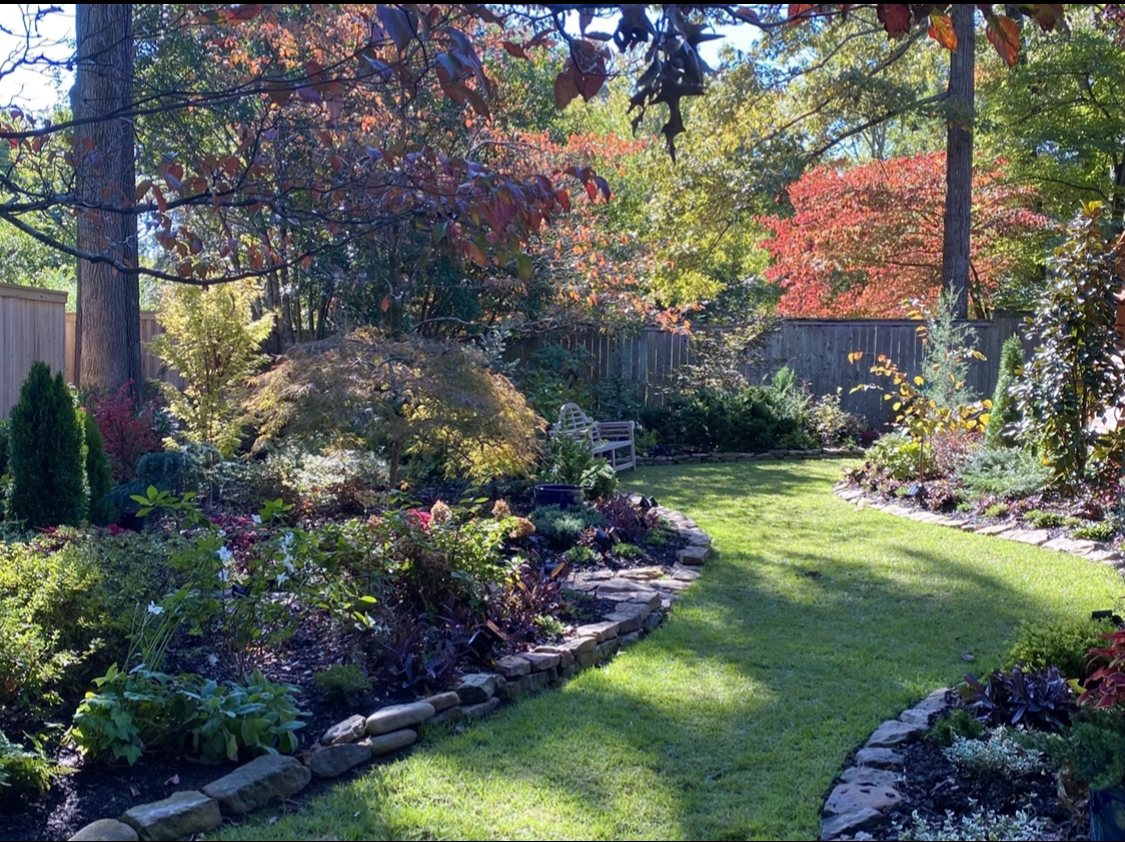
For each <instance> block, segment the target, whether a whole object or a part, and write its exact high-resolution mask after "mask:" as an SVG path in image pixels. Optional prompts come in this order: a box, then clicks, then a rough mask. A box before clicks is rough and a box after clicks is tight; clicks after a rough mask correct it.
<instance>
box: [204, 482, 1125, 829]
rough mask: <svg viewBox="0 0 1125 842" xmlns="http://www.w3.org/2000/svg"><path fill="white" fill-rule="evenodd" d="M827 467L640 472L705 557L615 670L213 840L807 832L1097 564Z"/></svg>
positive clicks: (1109, 588)
mask: <svg viewBox="0 0 1125 842" xmlns="http://www.w3.org/2000/svg"><path fill="white" fill-rule="evenodd" d="M839 474H840V464H839V463H832V462H806V463H741V464H731V465H707V466H693V467H690V468H674V469H673V468H658V469H656V468H654V469H648V470H644V471H640V472H638V473H637V475H636V476H635V477H629V484H630V486H631V487H632V488H634V489H636V490H644V491H645V493H648V494H653V495H655V496H656V497H657V498H658V499H659V500H660V502H661V503H663V504H665V505H669V506H671V507H673V508H677V509H680V510H682V511H684V512H686V513H687V514H689V515H690V516H691V517H693V518H695V519H696V520H697V521H698V522H699V524H700V526H702V527H703V528H704V529H705V530H707V532H709V533H710V534H711V535H712V536H713V538H714V540H715V548H716V549H717V550H718V556H717V558H716V559H715V560H714V561H712V562H711V563H710V564H709V566H708V568H707V570H706V574H705V575H704V577H703V578H702V579H701V580H700V581H699V582H698V583H696V585H695V586H694V587H693V588H692V590H691V591H690V593H689V595H688V597H687V598H686V599H685V600H684V601H683V602H682V603H681V604H680V605H679V606H678V607H677V609H676V611H675V613H674V614H673V616H672V618H671V619H670V621H669V622H668V623H667V624H666V625H665V626H664V628H662V629H661V630H659V631H658V632H656V633H655V634H653V635H652V636H651V637H649V638H648V639H647V640H646V641H644V642H642V643H641V644H640V645H639V646H637V647H634V648H633V649H631V650H629V651H627V652H625V653H623V654H622V655H620V656H619V657H618V658H617V659H616V660H615V661H613V663H612V664H610V665H608V666H606V667H604V668H601V669H596V670H591V671H589V672H587V673H584V674H583V675H581V676H579V677H578V678H576V679H575V680H573V681H571V682H570V683H569V684H568V685H567V686H566V687H565V688H563V689H561V690H559V691H556V692H547V693H544V694H542V695H540V696H538V697H536V698H534V699H531V700H527V701H525V702H523V703H521V704H519V705H517V706H515V707H512V708H509V709H507V710H505V711H503V712H502V713H500V714H498V715H497V716H495V717H494V718H493V719H491V720H489V721H487V722H483V723H480V724H477V725H474V726H473V727H472V728H471V729H469V730H468V731H467V732H466V733H465V734H463V735H460V736H446V735H439V734H431V735H429V736H428V738H427V739H426V741H425V743H424V744H423V745H421V746H420V747H418V748H417V749H415V751H414V752H413V754H411V755H410V756H409V757H408V758H406V759H404V760H402V761H399V762H396V763H393V764H389V765H383V766H377V767H373V768H372V770H371V771H370V772H369V773H368V774H367V775H365V776H364V777H362V778H361V779H360V780H358V781H356V782H354V783H350V784H341V785H340V786H338V787H337V788H336V789H335V790H334V791H333V792H332V793H331V794H330V795H329V796H326V797H324V798H321V799H318V800H317V801H316V802H315V803H314V804H313V805H311V806H310V807H308V808H306V810H305V811H304V812H303V813H302V814H301V815H300V816H298V817H293V818H285V819H282V820H280V821H278V822H277V823H276V824H274V825H272V826H270V825H267V824H266V818H265V817H262V818H256V819H254V820H253V821H252V822H250V823H247V824H246V825H244V826H243V827H241V828H237V829H232V828H228V829H227V830H226V831H225V832H224V834H223V837H222V838H224V839H232V840H233V839H323V838H329V839H494V838H504V839H539V838H542V839H611V838H614V839H615V838H630V839H812V838H813V837H814V836H815V834H816V832H817V829H818V818H817V808H818V806H819V804H820V801H821V799H822V798H823V796H824V795H825V793H826V790H827V787H828V785H829V782H830V781H831V779H832V777H833V776H834V775H835V774H836V772H837V771H838V769H839V767H840V765H841V763H842V762H843V761H844V759H845V757H846V756H847V754H848V753H849V752H850V751H851V750H852V749H853V748H855V747H856V746H857V744H858V743H860V742H861V741H863V740H864V739H865V738H866V737H867V735H868V734H869V733H870V732H871V730H872V729H873V728H875V727H876V726H877V725H878V724H879V723H880V722H881V721H882V720H883V719H885V718H887V717H890V716H893V715H895V714H897V713H898V712H899V710H901V709H902V708H903V707H905V706H907V705H909V704H911V703H912V702H915V701H917V700H918V699H920V698H922V697H923V696H925V695H926V694H928V693H929V692H930V691H932V690H934V689H935V688H937V687H941V686H944V685H949V684H951V683H953V682H956V681H957V680H959V679H960V677H961V675H962V674H963V672H964V671H965V669H966V664H965V663H964V661H963V660H962V656H963V655H964V654H966V653H971V654H972V655H973V656H974V657H975V659H976V660H975V663H974V664H973V665H972V667H973V668H974V669H978V670H986V669H991V668H992V667H993V666H995V665H997V664H998V661H999V659H1000V657H1001V656H1002V653H1003V651H1004V649H1005V647H1006V644H1007V642H1008V640H1009V637H1010V635H1011V633H1012V630H1013V628H1014V627H1015V625H1016V624H1017V623H1018V622H1019V620H1020V619H1022V618H1047V617H1055V616H1063V615H1066V614H1071V613H1084V612H1088V611H1089V610H1091V609H1093V608H1099V607H1108V606H1109V605H1111V604H1112V603H1113V600H1114V598H1115V597H1116V596H1118V595H1119V594H1120V593H1121V592H1122V590H1123V589H1122V584H1121V580H1120V577H1119V576H1117V574H1115V573H1114V572H1113V571H1111V570H1110V569H1108V568H1105V567H1101V566H1096V565H1094V564H1092V563H1090V562H1087V561H1082V560H1079V559H1075V558H1071V557H1069V556H1064V555H1060V554H1057V553H1053V552H1049V551H1045V550H1038V549H1035V548H1031V547H1028V546H1025V545H1022V544H1016V543H1012V542H1007V541H1000V540H996V539H989V538H984V537H980V536H975V535H969V534H964V533H961V532H959V531H957V530H954V529H948V528H942V527H936V526H927V525H923V524H918V523H915V522H913V521H908V520H902V519H899V518H895V517H891V516H889V515H885V514H882V513H879V512H875V511H862V512H859V511H856V510H855V509H854V508H853V507H851V506H849V505H847V504H846V503H844V502H842V501H840V500H838V499H837V498H836V497H835V496H833V494H832V492H831V487H832V484H833V482H834V481H835V480H836V479H837V478H838V477H839Z"/></svg>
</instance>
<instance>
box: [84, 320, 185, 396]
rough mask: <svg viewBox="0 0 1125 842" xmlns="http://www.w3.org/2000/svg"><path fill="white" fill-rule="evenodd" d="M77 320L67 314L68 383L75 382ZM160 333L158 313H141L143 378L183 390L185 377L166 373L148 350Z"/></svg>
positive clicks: (175, 373) (174, 373)
mask: <svg viewBox="0 0 1125 842" xmlns="http://www.w3.org/2000/svg"><path fill="white" fill-rule="evenodd" d="M76 319H77V314H76V313H67V314H66V380H67V382H68V383H73V382H74V374H75V372H74V334H75V327H76V324H77V322H76ZM160 332H161V331H160V324H159V323H158V322H157V321H156V313H154V312H152V311H151V310H143V311H141V378H142V379H143V380H144V381H145V382H146V383H147V382H148V381H149V380H162V381H164V382H165V383H172V384H173V385H174V386H175V387H176V388H177V389H183V388H184V386H185V385H187V384H186V382H185V381H184V379H183V377H181V376H180V375H179V373H178V372H175V371H164V370H163V368H162V367H163V363H162V362H161V361H160V357H158V356H156V355H155V354H153V353H152V352H150V351H149V350H148V343H149V342H150V341H151V340H152V338H153V337H154V336H156V334H158V333H160Z"/></svg>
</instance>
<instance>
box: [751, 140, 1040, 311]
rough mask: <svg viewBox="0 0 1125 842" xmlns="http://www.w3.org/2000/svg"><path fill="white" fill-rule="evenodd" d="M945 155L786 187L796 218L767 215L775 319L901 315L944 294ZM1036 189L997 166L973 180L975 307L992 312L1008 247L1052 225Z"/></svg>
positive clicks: (835, 170)
mask: <svg viewBox="0 0 1125 842" xmlns="http://www.w3.org/2000/svg"><path fill="white" fill-rule="evenodd" d="M944 178H945V153H943V152H934V153H930V154H928V155H918V156H915V157H912V158H894V159H891V160H888V161H873V162H871V163H868V164H862V165H860V166H854V167H848V168H845V167H841V166H839V165H832V164H829V165H825V166H820V167H817V168H816V169H813V170H810V171H809V172H807V173H805V174H804V175H803V176H802V177H801V178H800V179H798V180H797V181H796V182H794V183H793V184H792V185H791V186H790V187H789V191H788V193H789V200H790V202H791V203H792V205H793V208H794V210H795V213H794V215H793V216H790V217H783V216H771V217H765V218H763V219H762V220H761V222H762V223H763V224H764V225H766V226H767V227H768V228H769V230H770V231H771V232H772V234H773V236H772V237H771V238H770V239H768V240H766V241H765V242H763V244H762V245H763V246H764V247H765V248H766V249H768V250H769V252H770V254H771V256H772V257H773V264H772V265H771V266H770V267H769V269H768V270H766V277H767V279H768V280H769V281H770V282H772V283H775V284H778V285H779V286H780V287H781V288H782V289H783V290H784V293H783V294H782V297H781V301H780V302H779V304H778V312H779V313H780V314H782V315H785V316H789V317H795V318H895V317H904V316H906V315H907V313H908V312H910V311H911V310H913V309H915V308H916V307H918V306H926V305H929V304H932V303H933V302H934V301H935V300H936V299H937V297H938V294H939V293H940V291H941V260H942V213H943V209H944V201H945V183H944ZM1034 200H1035V196H1034V192H1033V191H1032V190H1031V189H1030V188H1028V187H1020V186H1015V185H1011V184H1007V183H1005V182H1004V180H1003V167H1002V163H1001V162H996V163H994V164H993V165H992V166H990V167H988V168H987V169H983V168H982V169H978V170H977V171H976V172H975V173H974V176H973V232H972V233H973V237H972V249H971V262H972V275H971V286H970V299H971V310H972V312H973V314H974V315H976V316H978V317H979V316H984V315H987V314H988V313H989V312H991V310H992V309H993V297H994V295H995V292H996V289H997V285H998V284H999V283H1000V281H1001V280H1002V279H1004V278H1005V277H1006V276H1007V274H1008V273H1010V272H1011V271H1012V269H1013V268H1014V266H1015V265H1016V263H1017V261H1018V258H1017V256H1016V255H1015V254H1014V253H1013V251H1012V250H1011V249H1005V248H1003V247H1001V246H1002V245H1003V243H1004V242H1005V241H1011V240H1012V239H1014V238H1018V237H1023V236H1026V235H1028V234H1031V233H1033V232H1041V231H1043V230H1045V229H1048V228H1050V227H1051V225H1052V222H1051V220H1050V219H1048V218H1047V217H1045V216H1044V215H1042V214H1040V213H1037V212H1035V211H1034V210H1032V207H1033V206H1034Z"/></svg>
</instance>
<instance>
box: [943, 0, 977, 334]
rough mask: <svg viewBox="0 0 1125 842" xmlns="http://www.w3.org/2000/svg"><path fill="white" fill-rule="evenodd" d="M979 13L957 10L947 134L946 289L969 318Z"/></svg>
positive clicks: (958, 313)
mask: <svg viewBox="0 0 1125 842" xmlns="http://www.w3.org/2000/svg"><path fill="white" fill-rule="evenodd" d="M973 14H974V7H973V6H971V5H966V4H962V3H955V4H954V5H953V31H954V32H956V33H957V49H956V50H954V51H953V52H952V53H951V54H950V60H949V89H948V94H947V98H948V102H947V107H948V109H949V116H948V117H947V120H948V129H947V133H946V143H945V152H946V169H945V231H944V234H943V238H942V253H941V285H942V288H943V289H946V290H949V291H950V292H952V293H953V294H954V296H955V297H956V298H955V300H956V307H955V309H954V314H955V316H956V317H957V318H958V319H964V318H966V317H967V316H968V313H969V237H970V229H971V226H972V215H973V213H972V212H973V73H974V70H975V52H976V29H975V28H974V27H973Z"/></svg>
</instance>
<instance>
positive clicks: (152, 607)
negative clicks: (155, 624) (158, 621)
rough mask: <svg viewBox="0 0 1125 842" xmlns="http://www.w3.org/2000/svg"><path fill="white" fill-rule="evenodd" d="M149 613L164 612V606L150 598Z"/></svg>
mask: <svg viewBox="0 0 1125 842" xmlns="http://www.w3.org/2000/svg"><path fill="white" fill-rule="evenodd" d="M148 613H149V614H152V615H153V616H159V615H161V614H163V613H164V608H163V607H162V606H159V605H157V604H156V603H155V602H152V601H151V600H150V601H149V603H148Z"/></svg>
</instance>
